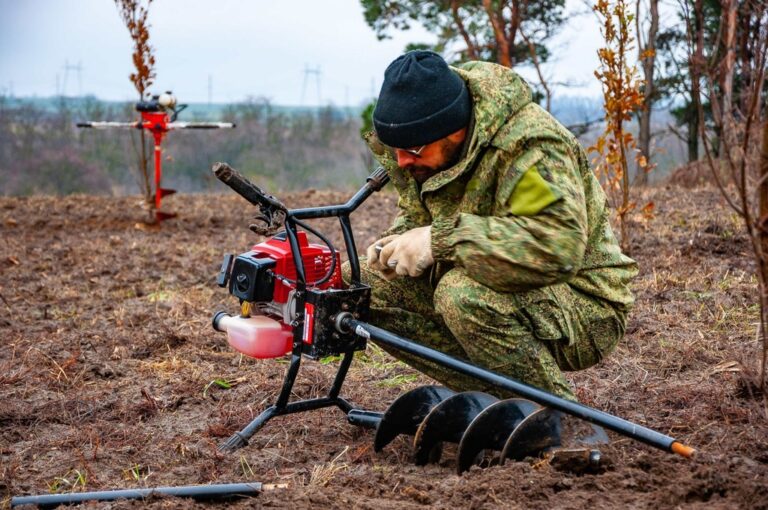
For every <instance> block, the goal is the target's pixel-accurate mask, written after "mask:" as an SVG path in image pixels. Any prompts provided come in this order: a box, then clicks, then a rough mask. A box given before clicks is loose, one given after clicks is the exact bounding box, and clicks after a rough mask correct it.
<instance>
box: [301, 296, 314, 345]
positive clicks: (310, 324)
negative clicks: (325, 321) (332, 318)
mask: <svg viewBox="0 0 768 510" xmlns="http://www.w3.org/2000/svg"><path fill="white" fill-rule="evenodd" d="M314 331H315V305H313V304H312V303H304V336H303V337H302V340H303V341H304V343H305V344H307V345H312V334H313V333H314Z"/></svg>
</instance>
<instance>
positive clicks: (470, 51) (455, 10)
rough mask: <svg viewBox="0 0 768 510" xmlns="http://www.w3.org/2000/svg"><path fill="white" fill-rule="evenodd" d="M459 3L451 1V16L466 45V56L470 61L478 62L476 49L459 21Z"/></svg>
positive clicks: (457, 0) (462, 23)
mask: <svg viewBox="0 0 768 510" xmlns="http://www.w3.org/2000/svg"><path fill="white" fill-rule="evenodd" d="M459 3H460V2H459V0H451V14H452V15H453V21H454V23H456V26H457V27H458V28H459V33H460V34H461V37H462V38H463V39H464V42H465V43H466V44H467V56H468V57H469V58H470V60H479V59H478V57H477V49H476V48H475V43H474V41H472V38H471V37H470V35H469V33H468V32H467V29H466V27H465V26H464V22H463V21H462V20H461V16H460V15H459Z"/></svg>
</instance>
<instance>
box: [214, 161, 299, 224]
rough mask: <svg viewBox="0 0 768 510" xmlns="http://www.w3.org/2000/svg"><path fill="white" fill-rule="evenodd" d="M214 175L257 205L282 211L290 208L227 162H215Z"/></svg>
mask: <svg viewBox="0 0 768 510" xmlns="http://www.w3.org/2000/svg"><path fill="white" fill-rule="evenodd" d="M211 170H213V173H214V175H216V178H217V179H219V180H220V181H221V182H223V183H224V184H226V185H227V186H229V187H230V188H232V189H233V190H234V191H235V192H237V194H238V195H240V196H241V197H243V198H245V199H246V200H247V201H249V202H250V203H252V204H253V205H257V206H266V207H268V208H274V209H277V210H280V211H283V212H285V211H287V210H288V208H287V207H285V205H283V203H282V202H280V201H279V200H278V199H276V198H275V197H273V196H272V195H269V194H268V193H265V192H264V190H262V189H261V188H259V187H258V186H256V185H255V184H253V183H252V182H251V181H249V180H248V179H246V178H245V177H244V176H243V175H242V174H241V173H240V172H238V171H237V170H235V169H234V168H232V167H231V166H229V165H228V164H226V163H214V164H213V167H212V168H211Z"/></svg>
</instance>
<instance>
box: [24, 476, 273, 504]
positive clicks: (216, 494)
mask: <svg viewBox="0 0 768 510" xmlns="http://www.w3.org/2000/svg"><path fill="white" fill-rule="evenodd" d="M283 487H284V486H278V485H272V484H263V483H261V482H252V483H225V484H215V485H184V486H179V487H154V488H149V489H119V490H112V491H98V492H73V493H69V494H44V495H38V496H15V497H13V498H11V507H17V506H22V505H33V506H37V507H38V508H56V507H57V506H59V505H75V504H78V503H83V502H85V501H115V500H118V499H146V498H149V497H152V496H157V495H164V496H176V497H182V498H192V499H195V500H198V501H203V500H214V499H215V500H222V499H236V498H245V497H252V496H256V495H257V494H259V493H260V492H262V491H265V490H272V489H277V488H283Z"/></svg>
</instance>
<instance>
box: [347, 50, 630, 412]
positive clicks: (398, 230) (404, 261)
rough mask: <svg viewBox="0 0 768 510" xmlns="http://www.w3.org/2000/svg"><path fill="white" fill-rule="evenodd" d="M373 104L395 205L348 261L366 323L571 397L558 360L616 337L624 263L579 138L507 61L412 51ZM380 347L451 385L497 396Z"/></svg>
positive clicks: (592, 358) (592, 353)
mask: <svg viewBox="0 0 768 510" xmlns="http://www.w3.org/2000/svg"><path fill="white" fill-rule="evenodd" d="M373 117H374V127H375V133H371V134H370V135H369V136H368V137H367V140H368V143H369V145H370V147H371V150H372V151H373V153H374V155H375V156H376V158H377V159H378V160H379V162H380V163H381V164H382V165H383V166H384V167H385V168H386V170H387V172H388V173H389V176H390V178H391V181H392V183H393V184H394V187H395V188H396V190H397V192H398V194H399V202H398V208H399V213H398V216H397V218H396V220H395V222H394V224H393V225H392V227H391V228H390V229H389V230H387V231H386V232H385V233H384V234H383V237H382V239H380V240H378V241H376V242H375V243H374V244H373V245H371V246H370V247H369V248H368V250H367V267H366V264H362V266H363V280H364V281H365V282H366V283H368V284H369V285H371V287H372V288H373V291H372V309H373V313H372V317H373V320H372V321H371V322H372V323H373V324H376V325H378V326H380V327H383V328H385V329H388V330H390V331H392V332H394V333H396V334H399V335H401V336H405V337H407V338H411V339H413V340H415V341H418V342H420V343H423V344H425V345H427V346H429V347H432V348H435V349H437V350H440V351H443V352H445V353H447V354H450V355H452V356H455V357H457V358H461V359H464V360H468V361H470V362H472V363H474V364H476V365H479V366H481V367H485V368H488V369H490V370H493V371H495V372H499V373H502V374H505V375H508V376H510V377H512V378H514V379H517V380H519V381H522V382H525V383H528V384H531V385H533V386H537V387H539V388H542V389H545V390H547V391H550V392H552V393H555V394H557V395H560V396H562V397H565V398H568V399H575V398H576V397H575V395H574V393H573V391H572V389H571V387H570V385H569V384H568V382H567V381H566V379H565V378H564V377H563V373H562V371H572V370H581V369H585V368H587V367H590V366H592V365H594V364H595V363H598V362H599V361H600V360H601V359H602V358H603V357H604V356H606V355H607V354H609V353H610V352H611V351H612V350H613V349H614V348H615V346H616V344H617V342H618V341H619V339H620V338H621V337H622V336H623V334H624V330H625V325H626V319H627V312H628V311H629V309H630V307H631V305H632V303H633V297H632V294H631V292H630V290H629V282H630V280H631V279H632V278H633V277H634V276H635V274H636V273H637V267H636V264H635V262H634V261H633V260H632V259H630V258H628V257H626V256H625V255H623V254H622V253H621V251H620V250H619V247H618V245H617V242H616V240H615V238H614V235H613V233H612V231H611V227H610V224H609V211H608V209H607V205H606V199H605V196H604V194H603V191H602V189H601V187H600V184H599V183H598V181H597V180H596V179H595V177H594V175H593V173H592V172H591V170H590V168H589V164H588V161H587V158H586V155H585V153H584V151H583V149H582V148H581V146H580V145H579V143H578V141H577V140H576V139H575V138H574V136H573V135H572V134H571V133H570V132H569V131H568V130H567V129H565V128H564V127H563V126H562V125H561V124H560V123H558V122H557V121H556V120H555V119H554V118H553V117H552V116H551V115H549V114H548V113H547V112H546V111H544V110H543V109H542V108H541V107H539V106H538V105H537V104H535V103H534V102H532V100H531V92H530V89H529V87H528V86H527V84H526V83H525V82H524V81H523V80H522V79H521V78H520V77H519V76H518V75H517V74H515V73H514V72H513V71H512V70H510V69H508V68H505V67H502V66H499V65H496V64H491V63H485V62H470V63H467V64H464V65H461V66H459V67H456V68H453V67H449V66H447V64H446V63H445V61H444V60H443V59H442V58H441V57H440V56H438V55H437V54H435V53H432V52H427V51H414V52H410V53H407V54H405V55H403V56H401V57H399V58H398V59H397V60H395V61H394V62H393V63H392V64H390V66H389V67H388V68H387V71H386V73H385V80H384V84H383V86H382V90H381V94H380V95H379V99H378V102H377V106H376V109H375V111H374V116H373ZM391 354H393V355H395V356H396V357H398V358H400V359H402V360H404V361H405V362H407V363H408V364H410V365H411V366H413V367H415V368H416V369H418V370H420V371H422V372H424V373H426V374H427V375H429V376H431V377H432V378H434V379H436V380H438V381H440V382H441V383H443V384H445V385H447V386H448V387H451V388H453V389H456V390H462V391H466V390H482V391H489V392H490V393H494V394H496V395H497V396H501V397H506V396H508V395H504V394H501V393H500V392H499V391H494V390H492V389H490V388H487V387H484V386H483V385H482V384H481V383H478V382H477V381H474V380H472V379H470V378H468V377H465V376H462V375H460V374H457V373H455V372H452V371H449V370H447V369H445V368H442V367H440V366H438V365H435V364H432V363H430V362H426V361H423V360H420V359H418V358H415V357H411V356H409V355H406V354H403V353H400V352H396V351H394V350H392V351H391Z"/></svg>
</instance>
